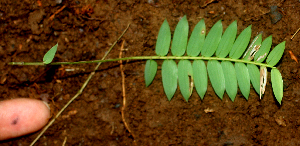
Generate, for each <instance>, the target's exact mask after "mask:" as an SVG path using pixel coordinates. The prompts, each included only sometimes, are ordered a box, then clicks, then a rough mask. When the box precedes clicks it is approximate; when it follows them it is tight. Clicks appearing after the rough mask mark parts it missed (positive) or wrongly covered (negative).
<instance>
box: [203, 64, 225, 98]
mask: <svg viewBox="0 0 300 146" xmlns="http://www.w3.org/2000/svg"><path fill="white" fill-rule="evenodd" d="M207 72H208V76H209V80H210V82H211V85H212V87H213V88H214V91H215V92H216V94H217V95H218V96H219V98H220V99H223V94H224V91H225V77H224V73H223V70H222V66H221V64H220V63H219V62H218V61H217V60H209V61H208V63H207Z"/></svg>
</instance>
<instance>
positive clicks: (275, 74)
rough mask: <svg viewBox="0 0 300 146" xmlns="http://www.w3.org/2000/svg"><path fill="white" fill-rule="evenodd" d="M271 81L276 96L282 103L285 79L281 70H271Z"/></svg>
mask: <svg viewBox="0 0 300 146" xmlns="http://www.w3.org/2000/svg"><path fill="white" fill-rule="evenodd" d="M271 82H272V88H273V92H274V95H275V98H276V100H277V101H278V103H279V104H281V100H282V97H283V81H282V76H281V74H280V72H279V70H278V69H276V68H273V69H272V70H271Z"/></svg>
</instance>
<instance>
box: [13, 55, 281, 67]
mask: <svg viewBox="0 0 300 146" xmlns="http://www.w3.org/2000/svg"><path fill="white" fill-rule="evenodd" d="M148 59H154V60H165V59H174V60H184V59H187V60H219V61H231V62H241V63H247V64H254V65H259V66H265V67H269V68H276V67H274V66H271V65H268V64H265V63H259V62H254V61H248V60H242V59H232V58H218V57H203V56H198V57H190V56H181V57H177V56H135V57H125V58H117V59H107V60H91V61H78V62H53V63H50V64H48V65H70V64H82V63H99V62H112V61H120V60H148ZM9 65H45V64H44V63H43V62H10V63H9Z"/></svg>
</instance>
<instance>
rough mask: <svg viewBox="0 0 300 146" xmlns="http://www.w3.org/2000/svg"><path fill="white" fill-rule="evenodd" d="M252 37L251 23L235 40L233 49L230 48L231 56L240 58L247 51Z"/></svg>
mask: <svg viewBox="0 0 300 146" xmlns="http://www.w3.org/2000/svg"><path fill="white" fill-rule="evenodd" d="M250 38H251V25H250V26H248V27H247V28H246V29H244V30H243V31H242V32H241V34H240V35H239V36H238V38H237V39H236V40H235V42H234V44H233V46H232V49H231V50H230V53H229V57H230V58H233V59H239V58H240V57H241V56H242V55H243V53H244V52H245V50H246V48H247V46H248V44H249V41H250Z"/></svg>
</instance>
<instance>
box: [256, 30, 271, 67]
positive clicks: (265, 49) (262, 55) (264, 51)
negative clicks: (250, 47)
mask: <svg viewBox="0 0 300 146" xmlns="http://www.w3.org/2000/svg"><path fill="white" fill-rule="evenodd" d="M271 45H272V35H271V36H269V37H267V38H266V39H265V40H264V41H263V42H262V43H261V46H260V49H259V50H258V52H257V53H256V54H255V56H254V60H255V61H257V62H263V61H264V60H265V59H266V58H267V55H268V54H269V52H270V49H271Z"/></svg>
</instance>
